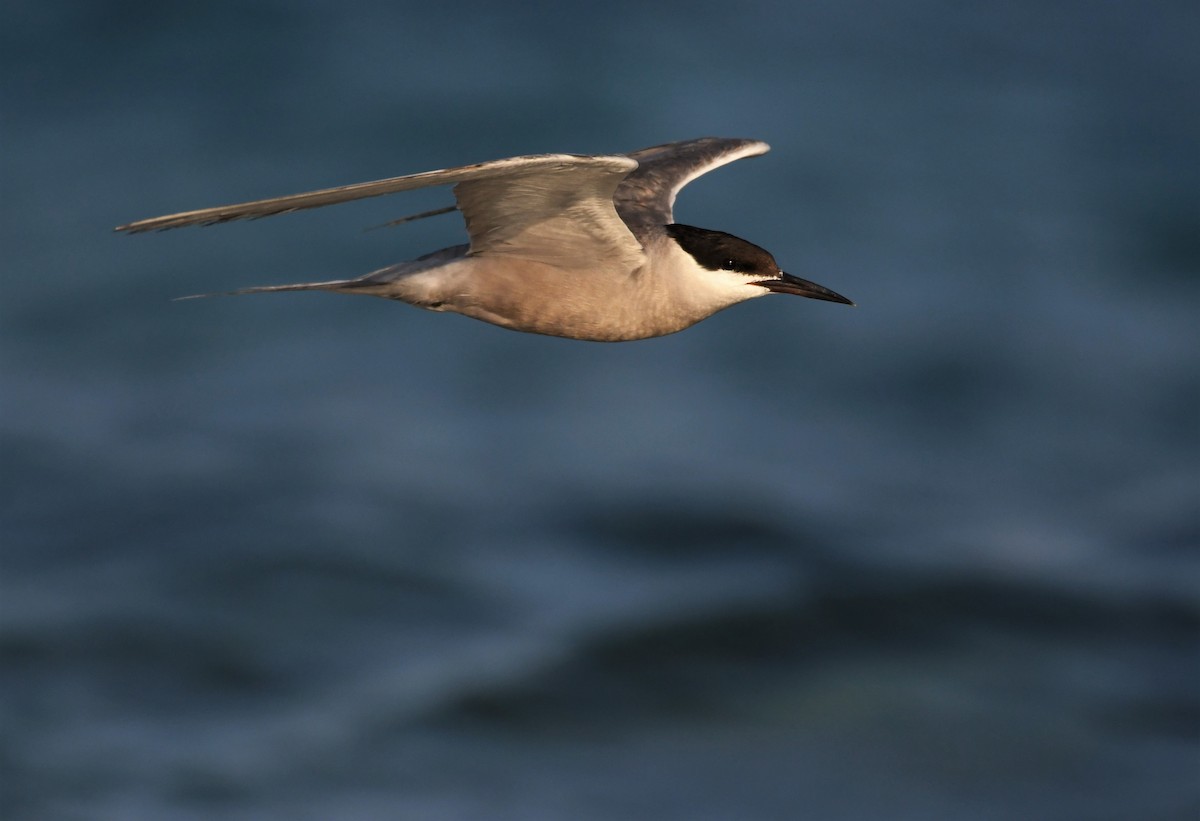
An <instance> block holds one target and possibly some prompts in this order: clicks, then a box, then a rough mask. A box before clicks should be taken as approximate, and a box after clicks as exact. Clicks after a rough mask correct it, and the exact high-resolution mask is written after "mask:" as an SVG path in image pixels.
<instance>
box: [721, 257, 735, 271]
mask: <svg viewBox="0 0 1200 821" xmlns="http://www.w3.org/2000/svg"><path fill="white" fill-rule="evenodd" d="M721 270H722V271H732V270H733V260H731V259H727V260H725V262H724V263H722V265H721Z"/></svg>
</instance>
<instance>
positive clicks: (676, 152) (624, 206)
mask: <svg viewBox="0 0 1200 821" xmlns="http://www.w3.org/2000/svg"><path fill="white" fill-rule="evenodd" d="M770 150H771V146H769V145H767V143H765V142H763V141H762V140H752V139H743V138H733V137H701V138H699V139H695V140H682V141H680V142H673V143H664V144H663V145H654V146H650V147H649V148H642V149H639V150H637V151H632V152H630V153H629V154H627V155H626V156H628V157H630V158H631V159H634V160H637V162H638V167H637V169H636V170H635V171H633V172H632V173H631V174H630V175H629V176H628V177H626V178H625V181H624V182H622V183H621V185H620V187H618V189H617V193H616V195H615V197H614V201H615V203H616V206H617V212H618V213H619V214H620V215H621V217H622V219H625V220H626V221H629V220H631V219H632V220H635V221H653V222H655V223H657V224H660V225H666V224H668V223H670V222H673V221H674V219H673V216H672V208H673V206H674V205H675V196H676V195H677V194H678V193H679V191H680V189H682V188H683V187H684V186H685V185H687V184H688V183H689V182H691V181H692V180H694V179H696V178H697V177H700V176H702V175H704V174H707V173H708V172H709V171H713V170H715V169H717V168H720V167H721V166H723V165H726V164H728V163H731V162H733V161H735V160H740V159H742V158H744V157H756V156H758V155H760V154H765V153H767V152H768V151H770Z"/></svg>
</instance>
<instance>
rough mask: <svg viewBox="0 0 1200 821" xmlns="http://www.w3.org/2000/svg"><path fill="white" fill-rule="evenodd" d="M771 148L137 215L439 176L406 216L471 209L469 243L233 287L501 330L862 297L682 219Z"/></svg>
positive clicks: (556, 332)
mask: <svg viewBox="0 0 1200 821" xmlns="http://www.w3.org/2000/svg"><path fill="white" fill-rule="evenodd" d="M769 149H770V146H768V145H767V144H766V143H764V142H761V141H759V140H743V139H725V138H718V137H704V138H701V139H696V140H684V141H681V142H673V143H666V144H665V145H657V146H653V147H651V148H643V149H641V150H639V151H633V152H630V153H629V154H611V155H596V156H589V155H578V154H537V155H531V156H525V157H511V158H509V159H503V160H494V161H492V162H485V163H478V164H476V165H464V166H460V167H458V168H446V169H442V170H440V171H427V172H424V173H421V174H410V175H407V176H403V177H391V178H389V179H384V180H375V181H373V182H364V183H358V184H356V185H345V186H341V187H338V188H327V189H323V190H320V191H310V192H308V193H305V194H293V195H291V196H286V197H275V198H272V199H265V200H256V201H254V202H245V203H240V204H238V205H226V206H219V207H216V208H203V209H200V210H198V211H185V212H183V213H179V214H170V215H167V216H163V217H154V218H152V219H146V220H140V221H138V222H131V223H129V224H128V225H122V226H120V227H118V228H117V229H116V230H118V231H123V232H127V233H139V232H144V231H158V230H164V229H167V228H178V227H181V226H185V225H211V224H214V223H219V222H229V221H231V220H238V219H249V218H257V217H266V216H271V215H273V214H283V213H287V212H289V211H299V210H302V209H306V208H318V207H320V206H323V205H334V204H337V203H341V202H349V201H350V200H356V199H363V198H366V197H377V196H381V195H383V194H393V193H396V192H399V191H409V190H412V189H416V188H425V187H428V186H434V185H451V184H452V185H453V186H454V188H453V192H454V198H455V201H456V205H454V206H451V207H448V208H442V209H438V210H435V211H427V212H424V213H421V214H415V215H413V216H411V217H407V218H404V219H401V220H396V222H397V223H399V222H406V221H410V220H414V219H421V218H424V217H429V216H433V215H435V214H440V213H446V212H449V211H453V210H456V209H457V210H458V211H461V212H462V215H463V219H464V221H465V222H466V228H467V234H468V238H469V240H470V241H469V242H468V243H467V244H464V245H455V246H452V247H450V248H443V249H442V250H440V251H434V252H432V253H429V254H426V255H424V256H422V257H418V258H417V259H415V260H411V261H409V262H401V263H398V264H396V265H389V266H388V267H386V268H381V269H379V270H377V271H373V272H372V273H369V274H366V275H365V276H361V277H358V278H356V279H340V280H332V281H328V282H305V283H298V284H293V285H266V286H260V287H257V288H246V289H243V290H239V291H233V292H232V293H234V294H256V293H273V292H276V291H333V292H336V293H345V294H367V295H370V296H378V297H384V298H386V299H395V300H399V301H401V302H407V303H408V304H410V305H415V306H417V307H419V308H425V309H427V310H431V311H451V312H453V313H459V314H463V315H465V316H469V317H474V318H475V319H481V320H483V321H484V322H490V323H492V324H494V325H499V326H501V327H503V328H510V329H512V330H514V331H525V332H528V333H537V334H547V335H550V336H560V337H567V338H570V339H584V340H592V341H597V342H620V341H625V340H633V339H646V338H649V337H655V336H663V335H665V334H671V333H675V332H676V331H681V330H683V329H684V328H687V327H690V326H691V325H694V324H696V323H697V322H699V321H700V320H702V319H707V318H708V317H710V316H712V315H713V314H714V313H716V312H717V311H720V310H722V309H724V308H728V307H729V306H730V305H735V304H737V303H738V302H743V301H745V300H747V299H753V298H754V297H759V296H766V295H767V294H793V295H795V296H804V297H809V298H811V299H820V300H826V301H829V302H841V303H844V304H847V305H853V304H854V303H853V302H851V301H850V300H848V299H846V298H845V297H844V296H841V295H840V294H836V293H834V292H833V291H831V290H829V289H828V288H825V287H823V286H821V285H817V284H816V283H814V282H809V281H808V280H806V279H801V278H800V277H796V276H792V275H791V274H786V273H784V272H783V271H782V270H781V269H780V268H779V265H778V264H777V263H776V262H775V258H774V257H772V256H771V254H769V253H768V252H767V251H765V250H763V249H762V248H760V247H758V246H757V245H754V244H753V243H750V242H747V241H746V240H744V239H741V238H739V237H735V236H733V235H732V234H726V233H724V232H722V231H713V230H709V229H707V228H696V227H693V226H690V225H682V224H680V223H677V222H675V221H674V217H673V215H672V206H673V205H674V204H675V196H676V194H678V193H679V190H680V189H681V188H683V186H685V185H687V184H688V183H689V182H691V181H692V180H694V179H696V178H697V177H699V176H700V175H702V174H706V173H708V172H709V171H712V170H713V169H715V168H719V167H721V166H722V165H725V164H726V163H730V162H733V161H734V160H739V159H741V158H743V157H753V156H756V155H759V154H763V153H765V152H767V151H768V150H769Z"/></svg>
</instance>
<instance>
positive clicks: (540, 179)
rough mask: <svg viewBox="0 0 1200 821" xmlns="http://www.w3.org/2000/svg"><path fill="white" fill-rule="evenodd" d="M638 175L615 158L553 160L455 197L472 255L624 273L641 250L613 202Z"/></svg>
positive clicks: (475, 183)
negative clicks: (623, 185)
mask: <svg viewBox="0 0 1200 821" xmlns="http://www.w3.org/2000/svg"><path fill="white" fill-rule="evenodd" d="M636 167H637V162H636V161H635V160H632V159H630V158H628V157H622V156H599V157H574V156H570V155H566V156H561V155H560V156H558V157H556V158H554V159H547V160H545V161H543V162H539V163H536V164H529V165H526V166H521V167H517V168H513V169H511V170H510V171H508V172H507V173H505V174H504V175H503V176H486V177H477V178H472V179H467V180H464V181H462V182H460V183H459V184H458V185H456V186H454V197H455V199H457V200H458V208H459V210H460V211H462V212H463V218H464V219H465V220H466V223H467V233H468V234H470V236H471V251H470V253H471V254H473V255H485V256H493V257H495V256H506V257H514V258H519V259H530V260H536V261H538V262H544V263H547V264H549V265H553V266H555V267H557V268H566V269H576V268H588V269H593V270H595V269H598V268H600V269H604V270H606V271H612V272H620V273H628V272H630V271H632V270H634V269H635V268H638V267H640V266H641V265H642V264H643V263H644V262H645V256H644V254H643V252H642V246H641V244H640V243H639V242H638V241H637V239H636V238H635V237H634V235H633V234H632V233H631V232H630V230H629V227H628V226H627V225H626V224H625V223H624V222H622V220H621V218H620V217H619V216H617V211H616V208H615V206H614V204H613V194H614V192H615V191H616V189H617V186H618V185H620V183H621V180H623V179H625V177H626V176H627V175H628V174H629V173H630V172H631V171H632V170H633V169H635V168H636Z"/></svg>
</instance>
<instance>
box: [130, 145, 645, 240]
mask: <svg viewBox="0 0 1200 821" xmlns="http://www.w3.org/2000/svg"><path fill="white" fill-rule="evenodd" d="M562 165H573V166H584V167H591V168H601V169H608V168H613V167H615V166H618V165H619V168H620V169H621V176H624V174H625V173H628V171H629V169H630V168H633V164H632V163H629V161H628V160H625V159H624V158H623V157H577V156H575V155H573V154H538V155H532V156H528V157H511V158H509V159H504V160H494V161H492V162H485V163H477V164H475V165H464V166H460V167H458V168H445V169H442V170H439V171H426V172H424V173H421V174H409V175H406V176H403V177H391V178H389V179H385V180H374V181H372V182H362V183H357V184H355V185H342V186H338V187H337V188H325V189H322V190H320V191H309V192H307V193H304V194H292V195H290V196H286V197H272V198H270V199H265V200H254V201H253V202H243V203H238V204H236V205H221V206H217V207H216V208H201V209H200V210H198V211H183V212H181V213H178V214H168V215H166V216H163V217H153V218H151V219H145V220H139V221H137V222H131V223H129V224H128V225H121V226H119V227H118V228H117V229H116V230H118V231H125V232H128V233H131V234H136V233H140V232H142V231H163V230H166V229H167V228H180V227H182V226H185V225H213V224H216V223H219V222H229V221H231V220H239V219H257V218H259V217H269V216H272V215H274V214H286V213H288V212H290V211H300V210H303V209H305V208H320V207H321V206H323V205H335V204H337V203H342V202H350V201H351V200H359V199H366V198H368V197H379V196H383V195H384V194H394V193H396V192H399V191H411V190H413V189H416V188H426V187H428V186H433V185H450V184H454V183H462V182H469V181H472V180H479V179H484V178H493V179H503V178H506V177H524V176H528V175H529V174H531V173H534V174H536V173H537V172H538V171H539V170H540V169H545V168H557V167H559V166H562Z"/></svg>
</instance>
